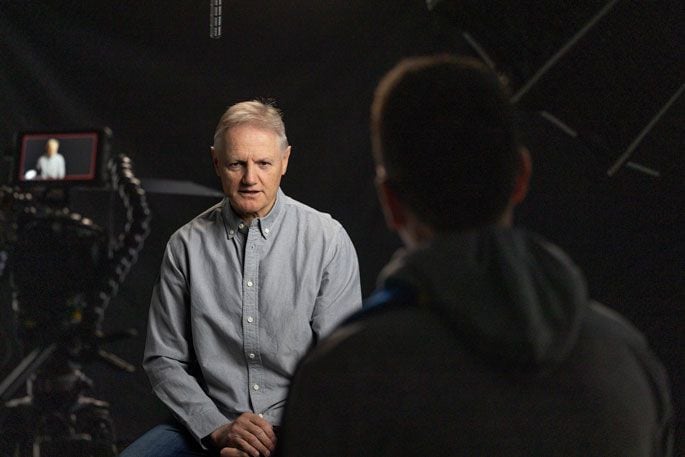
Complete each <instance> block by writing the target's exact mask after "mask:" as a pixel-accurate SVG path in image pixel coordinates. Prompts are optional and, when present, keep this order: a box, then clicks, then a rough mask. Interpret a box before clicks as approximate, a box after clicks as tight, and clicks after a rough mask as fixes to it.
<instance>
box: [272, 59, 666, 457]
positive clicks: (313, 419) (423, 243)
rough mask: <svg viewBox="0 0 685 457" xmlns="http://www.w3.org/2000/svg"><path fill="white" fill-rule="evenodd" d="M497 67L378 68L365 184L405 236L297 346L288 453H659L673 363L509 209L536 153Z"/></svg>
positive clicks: (444, 63) (439, 63) (410, 64)
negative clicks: (345, 309) (370, 182)
mask: <svg viewBox="0 0 685 457" xmlns="http://www.w3.org/2000/svg"><path fill="white" fill-rule="evenodd" d="M512 117H513V114H512V107H511V106H510V103H509V101H508V97H507V95H506V94H505V92H504V90H503V89H502V87H501V86H500V83H499V81H498V78H497V77H496V75H495V74H493V73H492V72H491V71H489V70H488V69H487V68H485V67H484V66H482V65H480V64H478V63H477V62H475V61H472V60H461V59H457V58H454V57H447V56H441V57H425V58H414V59H408V60H405V61H403V62H401V63H400V64H399V65H397V66H396V67H395V68H394V69H393V70H392V71H391V72H390V73H389V74H388V75H387V76H386V77H385V78H384V79H383V80H382V82H381V83H380V85H379V87H378V89H377V91H376V94H375V99H374V102H373V106H372V113H371V119H372V120H371V130H372V143H373V151H374V158H375V162H376V171H377V189H378V195H379V199H380V202H381V206H382V208H383V210H384V213H385V215H386V219H387V223H388V225H389V227H390V228H391V229H392V230H395V231H397V232H398V234H399V235H400V237H401V238H402V240H403V241H404V244H405V245H406V250H404V251H403V252H400V253H398V254H397V255H396V256H395V257H394V258H393V259H392V261H391V262H390V263H389V264H388V265H387V267H386V268H385V269H384V270H383V272H382V274H381V276H380V279H379V289H378V291H377V292H376V293H375V294H374V295H372V296H371V297H370V298H369V299H368V300H367V301H366V302H365V309H364V311H363V312H362V313H360V314H358V315H356V316H355V317H353V318H351V319H349V320H348V321H347V322H346V323H345V324H344V325H343V326H341V327H340V328H338V329H337V330H336V331H335V332H333V333H332V334H331V336H330V337H328V338H327V339H326V340H324V341H323V342H321V343H320V344H319V345H318V346H317V347H316V348H314V349H313V351H312V352H311V353H309V354H308V356H307V357H306V358H305V359H304V361H303V362H302V363H301V365H300V367H299V369H298V371H297V372H296V375H295V378H294V379H293V382H292V384H291V392H290V395H289V399H288V403H287V405H286V415H285V420H284V425H283V429H282V438H281V445H282V446H283V447H282V448H281V450H282V452H283V454H284V455H285V456H287V457H290V456H293V457H294V456H299V457H306V456H323V455H325V456H343V455H344V456H393V457H394V456H461V455H463V456H507V457H512V456H526V457H529V456H579V457H580V456H583V457H588V456H602V457H606V456H622V457H626V456H661V455H666V454H668V453H669V451H668V449H669V448H670V444H669V443H670V440H671V437H672V428H671V427H672V412H671V405H670V398H669V392H668V385H667V384H668V381H667V378H666V375H665V372H664V369H663V368H662V365H661V364H660V362H659V361H658V360H657V359H656V358H655V356H654V355H653V353H652V352H651V351H650V349H649V348H648V346H647V343H646V341H645V339H644V338H643V336H642V335H641V334H640V332H638V331H637V330H636V329H635V328H634V327H633V326H632V325H631V324H629V323H628V322H627V321H626V320H625V319H624V318H622V317H621V316H619V315H618V314H616V313H615V312H613V311H611V310H609V309H607V308H606V307H604V306H602V305H600V304H598V303H596V302H594V301H592V300H591V299H590V298H589V297H588V294H587V287H586V284H585V280H584V278H583V275H582V274H581V272H580V271H579V270H578V268H577V267H576V266H575V265H574V264H573V263H572V262H571V260H570V259H569V258H568V257H567V256H566V255H565V254H564V253H563V252H562V251H561V250H560V249H559V248H558V247H555V246H554V245H552V244H550V243H549V242H547V241H545V240H543V239H541V238H540V237H538V236H535V235H532V234H530V233H527V232H525V231H523V230H518V229H515V228H513V227H512V213H513V210H514V207H515V206H516V205H517V204H518V203H520V202H521V201H522V200H523V199H524V197H525V195H526V192H527V190H528V183H529V178H530V175H531V159H530V157H529V154H528V152H527V151H526V149H525V148H523V147H522V146H521V145H519V144H518V143H517V141H516V133H515V129H514V125H513V120H512Z"/></svg>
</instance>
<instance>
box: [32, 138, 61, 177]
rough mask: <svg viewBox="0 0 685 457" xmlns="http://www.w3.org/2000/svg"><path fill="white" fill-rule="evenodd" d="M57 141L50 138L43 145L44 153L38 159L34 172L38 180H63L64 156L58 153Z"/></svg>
mask: <svg viewBox="0 0 685 457" xmlns="http://www.w3.org/2000/svg"><path fill="white" fill-rule="evenodd" d="M58 150H59V141H58V140H56V139H55V138H50V139H49V140H48V141H47V142H46V143H45V153H44V154H43V155H41V156H40V158H38V162H37V163H36V171H37V172H38V176H40V179H64V175H65V166H64V156H63V155H62V154H60V153H59V152H58Z"/></svg>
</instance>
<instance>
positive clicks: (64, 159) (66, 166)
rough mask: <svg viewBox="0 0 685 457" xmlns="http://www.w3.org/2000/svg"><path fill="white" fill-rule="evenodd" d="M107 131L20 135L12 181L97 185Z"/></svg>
mask: <svg viewBox="0 0 685 457" xmlns="http://www.w3.org/2000/svg"><path fill="white" fill-rule="evenodd" d="M107 137H108V135H107V131H106V130H104V131H81V132H48V133H44V132H41V133H22V134H20V135H19V138H18V143H19V155H18V158H17V167H16V170H17V171H16V175H15V178H16V180H17V181H18V182H19V183H21V184H29V183H35V184H39V183H44V184H48V183H50V184H52V183H58V182H83V183H85V182H99V181H100V178H101V171H102V170H101V166H102V162H103V157H102V155H103V153H105V152H106V149H105V144H104V143H105V142H106V140H107Z"/></svg>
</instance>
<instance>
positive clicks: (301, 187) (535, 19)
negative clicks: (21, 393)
mask: <svg viewBox="0 0 685 457" xmlns="http://www.w3.org/2000/svg"><path fill="white" fill-rule="evenodd" d="M223 3H224V5H223V36H222V37H221V38H220V39H218V40H213V39H210V38H209V1H208V0H207V1H199V0H198V1H193V2H188V1H184V0H172V1H166V2H133V1H128V2H112V1H104V0H95V1H91V2H77V1H62V2H48V1H29V2H26V1H6V0H0V31H2V32H1V33H2V41H1V42H0V117H1V119H2V122H0V140H2V142H3V143H2V145H3V146H4V152H5V154H6V156H8V157H11V156H12V155H13V150H12V135H13V133H14V132H16V131H21V130H36V129H75V128H79V127H94V126H95V127H96V126H103V125H107V126H109V127H111V128H112V130H113V132H114V143H113V150H114V151H115V152H124V153H127V154H129V155H130V156H131V157H132V158H133V160H134V163H135V165H136V172H137V174H138V175H139V176H140V177H141V178H143V182H144V184H145V183H146V182H148V183H152V182H153V180H154V179H172V180H184V181H192V182H195V183H197V184H200V185H202V186H205V187H209V188H211V189H217V190H218V189H219V186H218V184H217V180H216V177H215V176H214V174H213V171H212V169H211V162H210V159H209V153H208V148H209V145H210V143H211V138H212V135H213V130H214V127H215V124H216V121H217V120H218V118H219V116H220V115H221V113H222V112H223V111H224V109H225V108H226V107H227V106H228V105H230V104H232V103H234V102H236V101H240V100H244V99H249V98H254V97H272V98H274V99H276V101H277V103H278V105H279V106H280V107H281V108H282V109H283V111H284V112H285V121H286V127H287V130H288V137H289V139H290V142H291V144H292V145H293V156H292V159H291V166H290V168H289V170H288V175H287V176H286V177H285V179H284V181H283V188H284V190H285V191H286V193H288V194H290V195H291V196H293V197H295V198H297V199H299V200H302V201H304V202H306V203H307V204H310V205H312V206H314V207H316V208H318V209H321V210H323V211H327V212H330V213H331V214H333V215H334V217H336V218H337V219H338V220H340V221H341V222H342V223H343V225H344V226H345V227H346V228H347V230H348V232H349V233H350V236H351V238H352V240H353V242H354V243H355V246H356V248H357V251H358V254H359V258H360V263H361V274H362V286H363V290H364V293H365V294H368V293H369V292H370V291H371V290H372V289H373V286H374V281H375V275H376V274H377V272H378V271H379V269H380V268H381V267H382V265H383V264H384V262H385V261H386V260H387V258H388V257H389V256H390V255H391V253H392V252H393V250H394V249H395V248H396V247H397V246H399V242H398V240H397V238H396V237H395V236H394V235H391V234H389V233H388V232H387V231H386V230H385V227H384V223H383V219H382V216H381V214H380V211H379V209H378V205H377V203H376V201H375V195H374V189H373V185H372V181H371V178H372V175H373V167H372V162H371V159H370V154H369V152H370V151H369V149H370V147H369V141H368V127H367V123H368V106H369V103H370V100H371V96H372V92H373V88H374V86H375V84H376V83H377V81H378V79H379V78H380V77H381V76H382V74H383V73H384V72H385V71H387V69H388V68H389V67H390V66H392V65H393V64H394V63H395V62H396V61H397V60H398V59H399V58H400V57H402V56H406V55H417V54H423V53H428V52H437V51H457V52H467V53H472V54H474V55H475V54H478V52H476V51H475V50H474V49H475V48H474V45H473V43H474V41H475V42H476V43H478V44H480V47H481V51H483V50H484V51H485V53H486V56H487V57H489V58H490V59H491V60H492V62H493V64H494V65H496V66H497V69H498V70H500V71H503V72H506V73H507V74H508V76H509V77H510V80H511V82H512V86H513V88H514V89H520V88H521V87H523V85H524V83H525V82H526V81H527V80H529V79H530V78H531V77H532V76H533V74H534V73H535V71H536V70H537V69H539V68H540V67H541V66H542V65H543V64H544V63H545V62H547V61H548V60H549V59H550V58H552V57H553V56H554V55H555V53H557V52H558V50H559V49H561V48H562V47H563V46H564V44H565V43H568V41H569V40H570V39H571V38H572V37H573V36H574V34H576V33H577V32H578V31H579V30H581V29H582V27H583V26H584V25H586V24H588V23H590V21H592V19H593V17H595V16H596V15H597V13H598V12H599V11H601V10H602V8H608V7H609V8H608V9H607V11H606V15H604V16H602V17H601V18H599V19H598V20H597V21H596V23H595V24H594V25H593V27H592V28H591V30H589V31H588V32H587V34H585V35H584V36H583V37H582V39H580V40H579V41H578V43H577V44H576V45H574V46H573V47H571V48H570V49H569V51H568V53H567V54H565V55H564V56H563V58H561V59H560V60H559V61H558V63H556V64H555V65H554V66H553V67H551V69H550V71H549V72H548V73H547V74H546V75H545V76H544V77H542V78H541V79H540V80H539V82H538V83H537V84H536V85H535V86H534V87H533V88H532V89H531V90H530V91H528V92H527V93H526V94H525V96H523V97H521V99H520V101H519V104H520V106H521V108H523V109H524V110H525V111H526V114H524V115H523V116H522V125H523V126H524V129H525V132H526V135H525V138H526V142H527V144H528V145H529V147H530V148H531V150H532V152H533V156H534V160H535V179H534V182H533V189H532V193H531V196H530V198H529V200H528V201H527V203H526V204H525V205H524V206H523V207H522V208H521V211H520V213H519V221H520V222H521V223H524V224H526V225H527V226H529V227H530V228H532V229H534V230H536V231H538V232H541V233H542V234H544V235H545V236H547V237H548V238H550V239H552V240H554V241H556V242H557V243H559V244H561V245H562V246H563V247H564V248H566V249H567V250H568V251H569V252H570V253H571V254H572V256H573V257H574V258H575V259H576V260H577V261H578V263H580V265H581V266H582V267H583V268H584V270H585V271H586V274H587V276H588V281H589V284H590V289H591V291H592V293H593V295H594V296H595V297H596V298H597V299H599V300H601V301H603V302H605V303H607V304H608V305H609V306H611V307H613V308H616V309H618V310H619V311H621V312H623V313H624V314H626V315H627V316H628V317H629V318H630V319H631V320H632V321H633V322H634V323H635V324H636V325H637V326H638V327H639V328H640V329H641V330H643V331H644V332H645V333H646V334H647V336H648V338H649V339H650V342H651V344H652V346H653V347H654V349H655V350H656V351H657V353H658V354H659V355H660V357H661V358H662V359H663V360H664V362H665V364H666V365H667V368H668V369H669V372H670V375H671V378H672V381H673V387H674V399H675V403H676V406H677V407H678V408H679V409H680V410H683V408H685V402H684V401H683V400H684V399H683V392H684V391H685V389H684V388H683V377H684V373H683V365H684V364H683V361H684V360H685V357H683V355H684V354H685V351H684V350H683V346H684V345H683V342H684V335H685V311H684V305H683V303H685V291H684V282H685V280H684V278H685V267H684V266H685V246H684V245H685V241H684V240H683V236H682V232H683V228H684V227H685V225H684V224H683V222H685V220H684V219H685V216H684V214H685V211H684V209H685V205H684V204H683V203H684V199H683V196H684V195H685V193H684V192H683V190H684V189H683V177H684V176H685V172H684V170H685V159H684V158H683V155H682V146H683V144H685V141H684V140H685V134H684V132H683V125H685V114H684V111H685V110H683V107H684V106H685V105H684V103H685V102H684V101H683V97H681V96H678V90H680V89H682V84H683V75H685V68H683V59H682V55H683V46H682V45H683V40H682V38H683V32H682V30H681V29H682V27H679V26H678V24H680V25H682V24H683V7H682V5H681V4H680V2H676V1H661V2H631V1H627V0H625V1H622V2H604V1H599V0H594V1H592V0H586V1H583V2H575V3H574V6H573V7H571V6H567V5H566V4H565V2H550V3H547V4H546V6H545V7H544V8H543V7H540V5H539V2H532V1H528V2H486V1H482V2H462V3H460V4H459V6H461V7H462V8H461V10H459V11H463V15H461V13H460V15H459V16H458V17H457V18H456V19H455V16H453V15H451V14H452V13H451V12H450V11H448V10H449V8H444V10H443V8H442V7H444V6H445V5H448V3H449V2H445V3H443V4H442V6H441V5H440V2H432V3H438V7H437V8H436V11H433V12H432V13H431V12H429V10H428V8H427V7H426V4H425V2H423V1H419V0H406V1H401V2H398V1H397V0H377V1H373V2H369V1H367V0H331V1H327V2H317V1H312V0H293V1H289V2H274V1H266V0H251V1H244V2H234V1H231V2H229V1H224V2H223ZM452 3H453V4H456V3H457V2H452ZM614 3H615V5H614ZM607 5H608V6H607ZM448 6H449V5H448ZM457 26H461V27H462V28H464V29H468V31H469V37H470V38H471V40H470V41H469V40H466V39H465V38H464V35H463V34H462V33H461V31H462V30H461V29H459V28H458V27H457ZM481 57H482V55H481ZM674 94H675V95H674ZM669 101H670V102H671V103H669ZM665 107H667V108H668V109H664V108H665ZM660 110H663V113H662V114H663V115H662V116H659V117H658V119H656V120H655V121H654V122H653V125H652V126H651V128H649V129H647V130H645V127H646V126H648V125H649V124H650V122H651V121H653V120H654V119H655V115H657V114H659V112H660ZM541 111H542V112H544V113H545V114H544V115H541V114H540V112H541ZM550 119H552V120H550ZM559 121H561V124H560V123H559ZM560 125H561V127H559V126H560ZM642 132H644V135H642V137H641V138H640V136H641V135H640V134H641V133H642ZM638 139H639V141H637V144H635V145H633V143H635V142H636V140H638ZM631 147H633V150H632V152H631V155H630V157H629V160H627V161H626V163H624V164H623V166H622V167H620V169H619V170H618V172H617V173H615V174H613V175H611V176H609V175H608V174H607V170H608V168H609V167H610V166H611V165H612V164H614V163H616V161H617V159H619V158H620V157H621V156H622V154H623V153H624V151H626V150H628V149H630V148H631ZM3 164H4V165H5V169H3V170H1V171H2V173H3V176H8V174H9V170H11V167H10V165H9V161H8V160H5V161H4V162H3ZM185 189H188V187H185ZM149 190H150V193H149V196H148V197H149V201H150V205H151V208H152V211H153V222H152V224H153V226H152V227H153V229H152V233H151V235H150V237H149V238H148V240H147V242H146V247H145V250H144V251H143V253H142V255H141V257H140V260H139V262H138V264H136V266H135V267H134V269H133V270H132V272H131V274H130V275H129V277H128V279H127V281H126V283H125V284H124V286H123V287H122V288H121V290H120V293H119V295H118V296H117V298H116V299H115V300H114V301H113V303H112V304H111V305H110V308H109V309H108V313H107V318H106V321H105V327H106V329H112V330H116V329H120V328H127V327H133V328H137V329H138V330H139V331H140V332H141V334H144V328H145V321H146V311H147V310H146V308H147V303H148V300H149V296H150V291H151V287H152V284H153V282H154V280H155V277H156V275H157V269H158V266H159V262H160V259H161V254H162V251H163V248H164V243H165V242H166V239H167V238H168V236H169V235H170V234H171V233H172V232H173V231H174V230H175V229H176V228H177V227H179V226H180V225H181V224H183V223H184V222H185V221H187V220H188V219H190V218H191V217H193V216H194V215H195V214H197V213H199V212H200V211H201V210H203V209H205V208H206V207H208V206H210V205H211V204H213V203H214V202H215V201H216V200H217V198H216V197H211V196H201V195H188V192H185V191H183V190H182V189H181V190H179V192H178V193H174V192H173V191H171V192H166V193H161V192H156V191H155V192H153V191H152V190H159V186H156V187H153V186H152V185H150V186H149ZM164 190H166V191H170V190H173V189H172V188H171V187H169V186H164ZM106 201H107V200H106V197H103V196H101V195H98V194H97V192H95V191H93V190H90V191H87V192H86V191H84V192H81V193H78V192H77V193H76V195H75V196H74V199H73V202H72V204H73V206H74V207H75V209H77V210H79V211H81V212H83V213H84V214H86V215H88V216H91V217H93V218H95V219H97V218H98V217H101V215H100V214H99V212H101V211H102V207H103V205H102V202H106ZM3 297H5V301H7V300H6V294H4V295H3ZM7 305H8V303H2V307H3V310H2V312H3V322H5V323H7V322H8V320H7V319H6V317H7V315H8V310H7ZM4 327H7V325H4ZM3 331H4V332H7V331H8V330H7V329H6V328H5V329H3ZM4 341H6V339H5V340H4ZM142 346H143V337H142V336H140V337H138V338H135V339H131V340H127V341H123V342H118V343H114V344H112V345H111V346H110V348H109V349H111V350H113V351H114V352H116V353H118V354H119V355H122V356H123V357H125V358H127V359H129V360H131V361H134V362H135V363H139V361H140V359H141V356H142ZM0 347H1V348H3V350H4V352H5V354H0V355H2V356H3V359H2V360H0V361H5V363H4V366H3V367H2V369H3V371H2V373H6V372H7V370H9V369H10V368H11V366H12V363H16V361H17V359H18V357H19V354H18V353H17V352H16V350H15V351H14V352H12V351H11V345H8V344H6V343H4V344H3V345H0ZM87 371H88V373H89V374H90V375H91V376H92V377H93V378H94V380H95V382H96V385H97V387H98V389H99V392H100V394H101V397H102V398H104V399H107V400H109V401H111V402H112V412H113V415H114V418H115V421H116V426H117V428H118V430H119V436H120V439H121V441H122V442H126V441H129V440H130V439H133V438H134V437H135V436H136V435H138V434H139V433H141V432H142V431H143V430H144V429H146V428H147V427H149V426H151V425H153V424H154V423H155V422H156V421H158V420H159V419H160V418H162V417H164V415H165V414H166V413H165V411H164V408H163V407H162V406H161V405H160V404H159V403H158V402H157V401H156V399H154V397H153V396H152V394H151V392H150V388H149V385H148V383H147V380H146V378H145V376H144V374H143V373H142V372H140V371H138V372H137V373H134V374H132V375H131V374H123V373H119V372H115V371H113V370H112V369H110V368H108V367H105V366H102V365H97V364H96V365H92V366H90V367H88V369H87ZM680 440H681V441H680V443H681V444H680V445H679V446H680V447H681V448H682V446H683V444H682V440H683V439H682V434H681V438H680Z"/></svg>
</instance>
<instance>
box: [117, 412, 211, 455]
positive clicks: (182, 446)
mask: <svg viewBox="0 0 685 457" xmlns="http://www.w3.org/2000/svg"><path fill="white" fill-rule="evenodd" d="M119 455H120V457H195V456H202V457H207V456H211V455H215V454H214V453H213V452H212V451H206V450H204V449H202V447H201V446H200V445H199V444H198V442H197V441H195V438H193V436H192V435H191V434H190V433H189V432H188V430H186V429H185V427H183V426H182V425H181V424H179V423H177V422H173V421H169V422H167V423H164V424H162V425H158V426H156V427H154V428H152V429H151V430H149V431H147V432H145V434H144V435H143V436H141V437H140V438H138V439H137V440H135V441H134V442H133V443H131V444H130V445H129V446H128V447H127V448H126V449H124V451H123V452H122V453H121V454H119Z"/></svg>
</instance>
